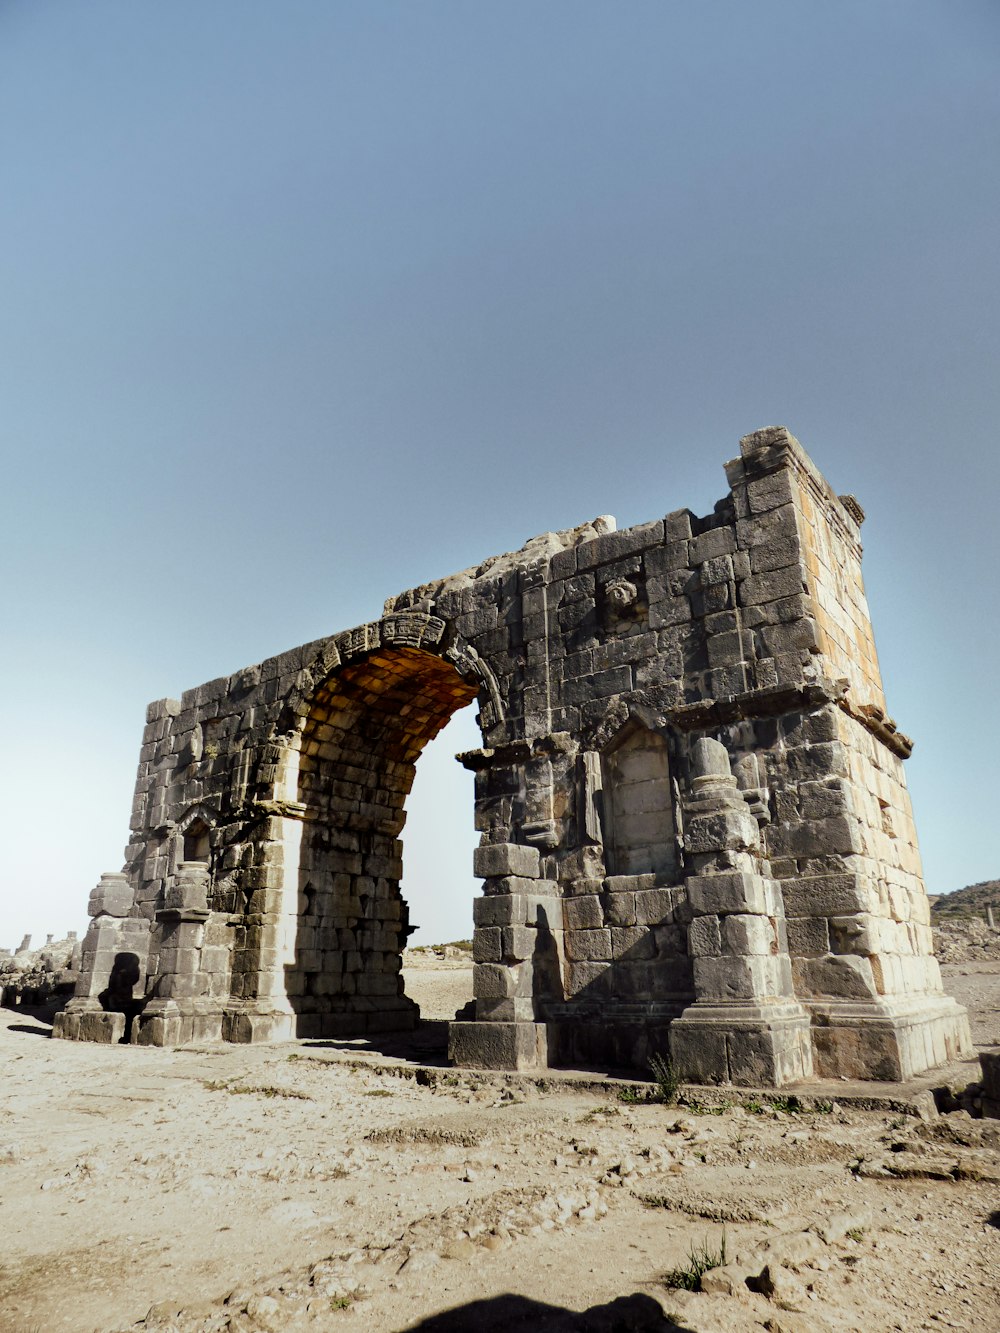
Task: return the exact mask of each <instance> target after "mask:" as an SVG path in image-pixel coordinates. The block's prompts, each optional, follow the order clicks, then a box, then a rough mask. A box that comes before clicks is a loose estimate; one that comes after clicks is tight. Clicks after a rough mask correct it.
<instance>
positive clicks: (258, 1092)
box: [203, 1079, 312, 1102]
mask: <svg viewBox="0 0 1000 1333" xmlns="http://www.w3.org/2000/svg"><path fill="white" fill-rule="evenodd" d="M203 1086H204V1087H205V1088H207V1089H208V1091H209V1092H229V1093H232V1094H234V1095H235V1096H254V1097H293V1098H295V1099H296V1100H297V1101H300V1102H311V1101H312V1098H311V1097H310V1096H309V1094H308V1093H307V1092H297V1091H296V1090H295V1089H294V1088H278V1087H275V1085H274V1084H273V1083H272V1084H264V1085H262V1086H261V1087H259V1088H254V1087H251V1086H250V1084H248V1083H226V1082H225V1081H224V1080H213V1079H205V1080H204V1082H203Z"/></svg>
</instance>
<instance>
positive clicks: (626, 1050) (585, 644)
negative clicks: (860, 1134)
mask: <svg viewBox="0 0 1000 1333" xmlns="http://www.w3.org/2000/svg"><path fill="white" fill-rule="evenodd" d="M740 451H741V452H740V457H739V458H738V459H735V460H734V461H733V462H731V463H729V464H727V466H726V471H727V476H728V479H729V491H728V494H727V495H726V496H725V497H724V499H723V500H721V501H720V502H719V504H718V505H716V507H715V509H714V511H713V512H712V513H711V514H710V515H708V516H707V517H704V518H698V517H696V516H695V515H693V514H692V513H691V512H690V511H688V510H678V511H675V512H673V513H670V514H668V515H667V516H666V518H664V519H655V520H653V521H652V522H650V523H645V524H642V525H640V526H638V527H634V528H631V529H628V530H626V531H624V532H617V531H615V530H614V524H613V520H609V519H607V518H601V519H597V520H595V521H594V522H593V523H590V524H584V525H583V526H581V527H579V528H575V529H571V530H569V531H566V532H559V533H545V534H543V535H542V536H540V537H536V538H533V539H532V540H531V541H529V542H527V543H526V544H525V545H524V546H523V547H522V548H521V549H520V550H518V551H516V552H513V553H510V554H507V555H502V556H495V557H491V558H490V559H488V560H486V561H484V562H483V563H482V564H481V565H479V566H477V567H475V568H473V569H469V570H465V571H463V572H462V573H460V574H457V575H452V576H450V577H449V578H445V579H441V580H439V581H437V582H435V583H430V584H425V585H422V586H421V587H418V588H414V589H411V590H409V591H408V592H405V593H403V594H401V595H399V596H398V597H394V598H390V599H389V600H388V601H387V602H386V604H385V606H384V608H383V613H382V615H381V616H380V617H379V618H378V619H376V620H372V621H371V622H369V623H367V624H364V625H360V626H358V627H357V628H355V629H352V630H349V631H347V632H345V633H340V634H335V635H332V636H331V637H329V638H325V639H322V640H319V641H318V642H315V643H311V644H306V645H305V646H303V647H301V648H297V649H294V650H292V651H291V652H288V653H284V654H282V655H281V656H279V657H276V658H272V659H269V660H268V661H266V662H262V663H260V664H258V665H255V666H251V667H247V668H244V669H243V670H241V671H239V672H237V673H235V674H234V675H232V676H227V677H222V678H220V679H219V680H215V681H211V682H209V683H208V684H206V685H202V686H200V687H198V688H197V689H194V690H190V691H188V692H187V693H186V694H184V695H183V696H182V697H181V699H180V700H172V699H163V700H160V701H158V702H157V703H155V704H152V705H150V707H149V710H148V712H147V725H146V731H145V733H144V736H143V746H142V751H141V756H140V769H139V776H138V780H137V784H136V794H135V802H134V805H133V812H132V834H131V839H130V842H129V847H128V851H127V860H126V865H125V868H124V873H123V874H121V875H109V876H104V877H102V882H101V885H100V886H98V889H97V890H95V893H94V895H92V899H91V915H92V917H93V923H92V927H91V931H90V932H89V933H88V936H87V939H86V941H85V942H84V949H83V963H82V975H81V982H80V985H79V987H78V991H77V995H76V997H75V998H74V1000H73V1001H72V1002H71V1004H70V1006H69V1008H68V1009H67V1011H66V1012H65V1013H64V1014H63V1015H60V1016H59V1020H58V1022H57V1028H56V1035H60V1036H64V1037H78V1038H79V1037H87V1038H92V1039H103V1040H110V1039H114V1038H116V1037H118V1036H120V1034H121V1032H122V1031H123V1027H124V1022H125V1018H124V1016H123V1014H122V1013H111V1012H108V1011H107V1009H106V1007H105V1005H104V1004H103V1002H102V1000H101V996H102V995H104V994H106V993H107V989H108V987H107V979H108V976H109V975H110V969H111V968H112V967H113V965H114V959H115V957H116V956H117V955H118V953H120V952H122V951H123V950H124V949H125V948H126V946H127V949H128V951H129V953H130V955H134V956H135V957H136V958H137V959H138V960H139V972H140V977H139V980H138V981H137V983H136V985H135V989H134V994H133V995H132V996H130V997H126V1000H125V1002H124V1004H125V1007H126V1008H129V1006H132V1007H134V1009H135V1010H136V1011H137V1017H136V1021H135V1023H134V1024H133V1028H132V1040H135V1041H138V1042H148V1043H174V1042H180V1041H188V1040H191V1039H194V1038H197V1039H200V1040H210V1039H219V1038H222V1039H225V1040H230V1041H259V1040H267V1039H270V1038H276V1037H290V1036H296V1035H300V1036H320V1037H322V1036H333V1035H349V1034H358V1033H370V1032H374V1031H379V1030H385V1029H397V1028H406V1027H409V1026H412V1024H413V1023H414V1022H415V1021H416V1018H417V1014H416V1009H415V1006H414V1005H413V1003H412V1001H410V1000H409V998H408V997H407V996H406V994H405V991H404V989H403V987H402V985H401V980H400V961H399V960H400V951H401V949H402V947H403V945H404V944H405V941H406V937H407V934H408V922H407V908H406V904H405V903H404V901H403V899H402V896H401V893H400V876H401V871H402V865H401V854H402V848H401V842H400V832H401V830H402V827H403V821H404V819H405V801H406V796H407V794H408V792H409V790H410V785H411V783H412V780H413V775H414V765H415V764H416V762H417V760H418V758H419V755H420V752H421V750H422V749H423V746H424V745H425V744H426V743H427V741H428V740H429V739H431V737H433V736H434V735H436V734H437V732H438V731H439V730H440V728H441V727H442V726H443V725H444V723H445V722H446V721H447V720H448V718H449V717H450V716H451V715H452V713H453V712H454V711H455V710H456V709H457V708H459V707H462V706H463V705H465V704H467V703H469V702H471V701H472V700H473V699H478V704H479V724H480V728H481V732H482V745H481V746H480V747H478V748H476V749H474V750H472V751H470V752H469V753H467V754H465V755H462V756H459V758H460V759H461V761H462V762H463V763H464V764H465V765H466V766H467V767H468V768H470V769H472V770H473V771H474V773H475V810H474V818H475V826H476V828H477V829H478V830H479V832H480V834H481V845H480V847H479V848H478V849H477V851H476V855H475V867H474V868H475V872H476V874H477V875H478V876H479V877H480V878H481V879H482V880H483V881H484V887H483V894H482V896H481V897H479V898H477V899H476V900H475V902H474V904H473V910H474V921H475V938H474V956H475V966H474V981H473V985H474V992H475V1001H474V1006H473V1009H474V1012H472V1013H466V1012H464V1011H463V1013H462V1015H461V1017H460V1018H458V1019H456V1021H455V1022H454V1023H452V1024H451V1039H450V1051H451V1055H452V1058H453V1059H454V1060H455V1061H456V1062H457V1063H459V1064H464V1065H489V1066H495V1067H508V1068H510V1067H524V1066H538V1065H544V1064H547V1063H550V1064H551V1063H554V1064H567V1063H568V1064H577V1065H598V1066H616V1067H631V1068H643V1067H645V1065H646V1062H647V1061H648V1058H649V1056H650V1054H651V1053H653V1052H660V1053H665V1052H666V1051H668V1050H669V1051H670V1052H671V1053H672V1055H673V1058H674V1061H675V1064H676V1065H677V1067H678V1070H679V1072H680V1073H681V1074H682V1075H683V1076H685V1077H689V1078H695V1079H700V1080H705V1081H733V1082H742V1083H754V1082H767V1083H783V1082H789V1081H794V1080H795V1079H798V1078H802V1077H805V1076H807V1075H810V1074H818V1075H824V1076H833V1075H839V1074H845V1075H851V1076H857V1077H872V1078H905V1077H909V1076H910V1075H912V1074H914V1073H917V1072H919V1071H920V1070H922V1069H926V1068H928V1067H929V1066H932V1065H934V1064H937V1063H941V1062H942V1061H944V1060H945V1059H946V1058H949V1057H952V1056H955V1055H957V1054H960V1053H962V1052H964V1051H966V1050H967V1049H968V1048H969V1034H968V1025H967V1020H966V1018H965V1014H964V1011H963V1010H961V1009H960V1008H959V1007H958V1006H957V1005H956V1004H955V1003H954V1001H953V1000H951V999H949V998H948V997H947V996H945V995H944V994H943V993H942V990H941V982H940V976H939V973H938V969H937V964H936V962H935V960H934V957H933V953H932V947H931V935H930V927H929V917H928V907H927V897H926V893H925V891H924V886H923V882H922V879H921V873H920V862H919V853H918V850H917V842H916V833H915V830H914V828H913V821H912V814H911V810H910V804H909V797H908V795H907V792H906V786H905V780H904V777H903V769H902V763H903V761H904V760H905V758H906V757H907V756H908V755H909V753H910V749H911V742H910V741H909V740H908V739H907V738H906V737H905V736H904V735H903V734H902V733H901V732H900V731H899V730H898V728H897V727H896V724H895V723H894V722H893V721H892V719H891V718H890V717H889V716H888V715H887V713H886V707H885V699H884V695H883V691H882V682H881V677H880V674H879V668H878V662H877V658H876V655H875V648H874V641H873V638H872V632H871V625H870V621H869V617H868V609H867V605H866V602H865V596H864V589H863V583H862V578H861V545H860V525H861V521H862V519H863V517H864V515H863V512H862V510H861V508H860V506H859V505H858V503H857V501H856V500H854V499H853V498H852V497H850V496H845V497H838V496H836V495H835V494H834V493H833V492H832V491H831V490H830V488H829V487H828V486H827V484H826V482H825V481H824V480H823V478H822V477H821V476H820V474H819V473H818V472H817V471H816V469H815V467H814V466H813V464H812V463H811V462H810V460H809V459H808V457H807V456H806V455H805V453H804V452H803V451H802V449H801V447H800V446H799V444H798V443H797V441H795V440H794V439H793V437H791V436H790V435H789V434H788V432H787V431H785V430H783V429H782V428H772V429H769V430H765V431H758V432H756V433H755V434H753V435H750V436H747V437H746V438H745V439H743V440H742V441H741V442H740ZM471 814H472V812H470V815H471ZM130 975H131V974H130Z"/></svg>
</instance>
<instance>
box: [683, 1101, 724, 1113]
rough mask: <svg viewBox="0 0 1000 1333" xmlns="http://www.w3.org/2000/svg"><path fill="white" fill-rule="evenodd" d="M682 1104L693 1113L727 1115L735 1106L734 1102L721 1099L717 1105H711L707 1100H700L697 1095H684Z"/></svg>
mask: <svg viewBox="0 0 1000 1333" xmlns="http://www.w3.org/2000/svg"><path fill="white" fill-rule="evenodd" d="M681 1105H682V1106H683V1107H684V1110H685V1111H690V1113H691V1114H692V1115H725V1114H726V1112H727V1111H730V1110H732V1106H733V1104H732V1102H727V1101H721V1102H719V1103H718V1105H717V1106H709V1105H708V1103H707V1102H700V1101H699V1100H698V1098H697V1097H683V1098H681Z"/></svg>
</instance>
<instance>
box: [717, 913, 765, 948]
mask: <svg viewBox="0 0 1000 1333" xmlns="http://www.w3.org/2000/svg"><path fill="white" fill-rule="evenodd" d="M722 947H723V951H724V952H725V953H727V954H740V955H749V954H760V955H762V956H767V955H770V954H773V953H777V952H778V942H777V937H776V933H775V929H774V926H773V925H772V924H771V919H770V917H766V916H744V915H733V916H725V917H723V918H722Z"/></svg>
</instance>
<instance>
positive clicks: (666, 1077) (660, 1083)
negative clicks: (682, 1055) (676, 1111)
mask: <svg viewBox="0 0 1000 1333" xmlns="http://www.w3.org/2000/svg"><path fill="white" fill-rule="evenodd" d="M649 1067H650V1069H651V1070H652V1073H653V1078H654V1079H656V1086H657V1088H658V1089H659V1091H660V1100H661V1101H662V1102H663V1104H664V1105H665V1106H673V1104H674V1102H675V1101H676V1100H677V1093H678V1091H679V1089H680V1086H681V1080H680V1075H679V1074H678V1073H677V1070H676V1069H675V1068H674V1066H673V1061H672V1060H671V1059H670V1057H669V1056H662V1055H651V1056H650V1057H649Z"/></svg>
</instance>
